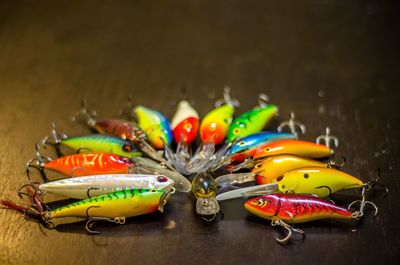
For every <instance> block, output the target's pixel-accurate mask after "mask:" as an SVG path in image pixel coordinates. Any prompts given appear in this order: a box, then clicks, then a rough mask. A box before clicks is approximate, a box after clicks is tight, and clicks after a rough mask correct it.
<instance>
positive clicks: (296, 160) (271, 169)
mask: <svg viewBox="0 0 400 265" xmlns="http://www.w3.org/2000/svg"><path fill="white" fill-rule="evenodd" d="M332 165H333V163H323V162H320V161H316V160H312V159H307V158H303V157H300V156H295V155H277V156H272V157H268V158H266V159H265V160H263V161H261V162H259V163H257V164H256V165H255V166H254V168H253V169H252V171H251V172H252V173H255V174H257V175H256V181H257V183H258V184H268V183H271V182H273V180H274V179H276V178H277V177H279V176H281V175H282V174H283V173H285V172H287V171H290V170H293V169H297V168H302V167H331V166H332Z"/></svg>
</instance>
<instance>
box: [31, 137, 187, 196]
mask: <svg viewBox="0 0 400 265" xmlns="http://www.w3.org/2000/svg"><path fill="white" fill-rule="evenodd" d="M31 167H32V168H36V169H37V170H38V171H39V172H40V174H41V177H42V179H43V181H45V182H48V181H49V180H48V178H47V176H46V172H45V170H46V169H48V170H51V171H55V172H58V173H61V174H64V175H68V176H71V177H79V176H87V175H98V174H150V175H164V176H167V177H168V178H170V179H172V180H173V181H174V182H175V185H174V187H175V188H176V190H178V191H181V192H189V191H190V189H191V183H190V181H189V180H187V179H186V178H185V177H184V176H182V175H181V174H179V173H178V172H176V171H174V170H170V169H168V168H166V167H165V166H164V165H162V164H161V165H160V164H159V163H157V162H155V161H153V160H151V159H148V158H144V157H132V158H131V159H129V158H127V157H123V156H119V155H114V154H107V153H86V154H75V155H68V156H64V157H61V158H58V159H55V160H52V159H51V158H49V157H45V156H42V155H40V153H39V149H38V145H36V157H35V158H33V159H31V160H30V161H28V162H27V164H26V172H27V175H28V179H29V181H31V172H30V168H31Z"/></svg>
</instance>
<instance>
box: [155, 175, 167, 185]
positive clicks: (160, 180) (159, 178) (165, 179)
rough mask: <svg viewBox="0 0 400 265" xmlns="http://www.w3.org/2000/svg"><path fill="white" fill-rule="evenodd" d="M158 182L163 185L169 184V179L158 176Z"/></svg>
mask: <svg viewBox="0 0 400 265" xmlns="http://www.w3.org/2000/svg"><path fill="white" fill-rule="evenodd" d="M157 181H158V182H161V183H163V182H167V181H168V179H167V177H164V176H158V177H157Z"/></svg>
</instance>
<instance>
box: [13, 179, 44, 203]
mask: <svg viewBox="0 0 400 265" xmlns="http://www.w3.org/2000/svg"><path fill="white" fill-rule="evenodd" d="M34 184H37V185H40V183H39V182H30V183H27V184H24V185H22V186H21V187H20V188H19V189H18V193H17V194H18V197H20V198H21V199H22V195H24V196H26V197H29V198H33V196H35V195H42V193H41V192H40V191H39V190H38V189H37V188H36V187H35V185H34ZM26 187H30V188H32V189H33V191H34V192H32V193H31V192H29V191H28V192H23V191H22V190H23V189H24V188H26Z"/></svg>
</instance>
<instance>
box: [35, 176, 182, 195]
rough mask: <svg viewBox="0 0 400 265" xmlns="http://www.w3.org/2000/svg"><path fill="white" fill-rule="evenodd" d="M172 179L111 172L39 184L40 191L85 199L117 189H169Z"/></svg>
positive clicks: (172, 182)
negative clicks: (110, 173) (109, 173)
mask: <svg viewBox="0 0 400 265" xmlns="http://www.w3.org/2000/svg"><path fill="white" fill-rule="evenodd" d="M173 185H174V181H173V180H171V179H169V178H167V177H165V176H161V175H143V174H112V175H93V176H84V177H75V178H68V179H62V180H56V181H51V182H47V183H44V184H41V185H40V186H39V190H40V191H44V192H48V193H52V194H57V195H61V196H65V197H68V198H75V199H86V198H89V197H95V196H100V195H104V194H107V193H110V192H114V191H119V190H133V189H156V190H165V189H170V188H172V186H173Z"/></svg>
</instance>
